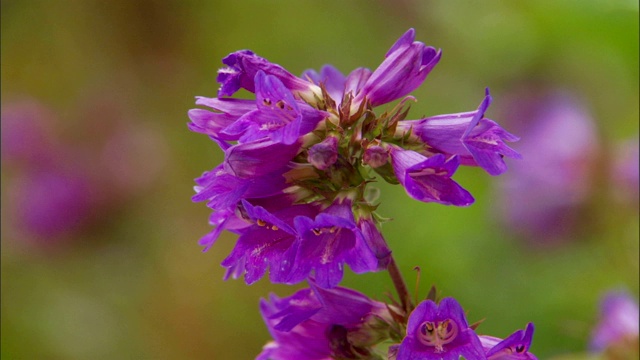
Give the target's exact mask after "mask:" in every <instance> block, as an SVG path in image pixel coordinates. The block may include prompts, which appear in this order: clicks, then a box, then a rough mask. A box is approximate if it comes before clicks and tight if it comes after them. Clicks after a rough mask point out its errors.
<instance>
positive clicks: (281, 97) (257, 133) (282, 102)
mask: <svg viewBox="0 0 640 360" xmlns="http://www.w3.org/2000/svg"><path fill="white" fill-rule="evenodd" d="M255 86H256V107H257V108H256V109H255V110H252V111H249V112H247V113H245V114H244V115H243V116H242V117H240V118H239V119H238V120H237V121H235V122H234V123H233V124H230V125H229V126H228V127H227V128H225V129H224V131H223V133H224V134H227V135H232V136H233V135H238V134H243V135H242V137H240V138H239V139H240V141H241V142H246V141H251V140H256V139H261V138H263V137H265V136H269V137H270V138H271V140H273V141H275V142H281V143H284V144H286V145H290V144H293V143H294V142H296V140H297V139H298V138H299V137H300V136H302V135H304V134H307V133H309V132H311V131H313V129H315V127H316V126H317V125H318V123H319V122H320V121H321V120H323V119H324V118H326V117H328V116H329V114H328V113H326V112H324V111H320V110H316V109H314V108H312V107H311V106H309V105H307V104H306V103H304V102H301V101H297V100H296V99H295V98H294V97H293V94H292V93H291V91H289V89H287V88H286V87H285V86H284V85H283V84H282V82H281V81H280V80H279V79H278V78H277V77H275V76H273V75H266V74H265V73H264V71H262V70H260V71H258V73H257V74H256V78H255Z"/></svg>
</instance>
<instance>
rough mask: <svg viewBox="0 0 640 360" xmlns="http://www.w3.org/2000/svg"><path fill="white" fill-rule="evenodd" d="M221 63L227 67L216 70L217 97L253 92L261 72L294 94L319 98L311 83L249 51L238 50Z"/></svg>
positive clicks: (315, 88)
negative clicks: (271, 76) (274, 78)
mask: <svg viewBox="0 0 640 360" xmlns="http://www.w3.org/2000/svg"><path fill="white" fill-rule="evenodd" d="M222 62H223V63H224V64H225V65H227V67H224V68H222V69H220V70H218V79H217V80H218V82H219V83H220V84H221V85H220V89H219V90H218V96H219V97H222V96H232V95H233V94H235V92H236V91H238V90H239V89H240V88H243V89H246V90H249V91H251V92H255V82H254V80H255V76H256V74H257V73H258V71H260V70H262V71H264V72H265V73H266V74H268V75H273V76H275V77H277V78H278V79H279V80H280V81H282V83H283V84H284V86H286V87H287V88H288V89H290V90H291V91H292V92H293V93H294V94H297V95H298V96H300V97H302V98H305V99H312V98H313V96H314V94H315V95H318V96H320V95H321V91H320V88H319V87H317V86H316V85H313V84H312V83H310V82H308V81H306V80H303V79H300V78H299V77H297V76H294V75H293V74H291V73H290V72H288V71H287V70H285V69H284V68H283V67H282V66H280V65H277V64H274V63H271V62H269V61H268V60H267V59H264V58H262V57H260V56H257V55H255V54H254V53H253V52H252V51H250V50H240V51H236V52H233V53H231V54H229V55H227V56H226V57H225V58H224V59H222Z"/></svg>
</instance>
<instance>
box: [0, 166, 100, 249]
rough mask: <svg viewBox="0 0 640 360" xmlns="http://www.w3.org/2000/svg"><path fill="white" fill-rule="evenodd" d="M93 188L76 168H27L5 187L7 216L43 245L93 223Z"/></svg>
mask: <svg viewBox="0 0 640 360" xmlns="http://www.w3.org/2000/svg"><path fill="white" fill-rule="evenodd" d="M94 185H95V184H94V183H93V182H92V180H91V178H90V177H89V176H88V174H86V173H84V172H83V171H78V170H77V169H65V168H62V167H60V168H48V167H47V168H35V169H29V170H28V171H26V172H25V173H24V174H21V175H20V176H17V177H16V178H14V179H13V181H12V182H11V183H10V186H9V188H8V193H9V195H10V199H11V204H12V205H11V206H10V210H11V211H10V213H11V216H12V217H13V220H14V222H15V223H16V226H17V227H18V228H19V229H20V230H21V231H23V232H25V233H27V234H29V235H31V236H33V239H34V240H38V241H40V242H41V243H42V244H44V243H45V241H47V240H51V239H55V238H59V237H60V236H62V235H68V234H70V233H72V232H74V231H77V230H79V229H81V228H82V227H83V226H86V225H87V224H88V223H89V221H91V220H93V215H95V212H96V205H97V204H98V200H99V198H98V194H97V193H96V192H95V190H94V189H93V188H94Z"/></svg>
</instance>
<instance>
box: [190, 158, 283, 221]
mask: <svg viewBox="0 0 640 360" xmlns="http://www.w3.org/2000/svg"><path fill="white" fill-rule="evenodd" d="M286 169H287V168H286V167H283V168H280V169H276V170H275V171H273V172H271V173H267V174H265V175H262V176H256V177H251V178H239V177H237V176H234V175H232V174H229V173H228V172H227V171H226V170H224V167H223V165H219V166H217V167H216V168H215V169H213V170H211V171H207V172H205V173H204V174H202V176H201V177H199V178H197V179H196V183H197V184H198V186H196V187H195V190H196V192H197V194H196V195H194V196H193V197H192V200H193V201H204V200H207V201H208V202H207V206H209V207H210V208H212V209H218V210H221V209H230V208H234V207H235V205H236V204H237V203H238V202H239V201H240V200H241V199H243V198H263V197H268V196H272V195H276V194H279V193H282V191H283V189H284V188H285V187H286V186H287V184H286V182H285V178H284V176H282V174H283V173H284V171H286Z"/></svg>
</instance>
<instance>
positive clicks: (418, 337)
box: [397, 298, 487, 360]
mask: <svg viewBox="0 0 640 360" xmlns="http://www.w3.org/2000/svg"><path fill="white" fill-rule="evenodd" d="M461 356H463V357H464V358H465V359H466V360H486V359H487V358H486V356H485V354H484V351H483V349H482V344H481V343H480V339H479V338H478V335H476V333H475V332H474V331H473V330H472V329H471V328H469V325H468V324H467V319H466V318H465V316H464V311H463V310H462V307H461V306H460V304H459V303H458V302H457V301H456V300H455V299H453V298H444V299H442V300H441V301H440V303H439V304H436V303H435V302H433V301H431V300H426V301H423V302H422V303H420V304H419V305H418V306H417V307H416V308H415V310H413V312H412V313H411V315H410V316H409V323H408V324H407V335H406V337H405V338H404V339H403V340H402V343H401V344H400V347H399V349H398V353H397V360H429V359H433V360H458V358H459V357H461Z"/></svg>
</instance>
